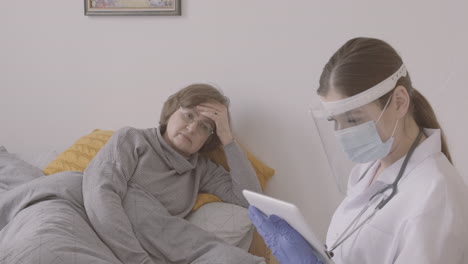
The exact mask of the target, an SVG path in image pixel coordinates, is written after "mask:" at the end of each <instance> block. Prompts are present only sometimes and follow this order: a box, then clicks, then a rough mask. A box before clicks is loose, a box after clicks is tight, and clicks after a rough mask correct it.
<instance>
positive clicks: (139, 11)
mask: <svg viewBox="0 0 468 264" xmlns="http://www.w3.org/2000/svg"><path fill="white" fill-rule="evenodd" d="M84 2H85V15H86V16H180V15H181V8H180V2H181V0H84Z"/></svg>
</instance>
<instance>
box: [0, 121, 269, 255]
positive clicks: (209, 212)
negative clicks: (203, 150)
mask: <svg viewBox="0 0 468 264" xmlns="http://www.w3.org/2000/svg"><path fill="white" fill-rule="evenodd" d="M111 133H112V132H111V131H103V130H95V131H93V132H92V133H90V134H89V135H85V136H84V137H82V138H80V139H79V140H78V141H76V142H75V143H74V144H73V145H72V146H71V147H70V148H68V149H66V150H64V151H61V150H48V151H44V152H40V153H16V154H12V153H8V151H7V150H6V149H5V148H2V149H0V158H2V160H3V163H2V165H1V166H0V177H2V179H4V178H5V175H10V176H11V175H16V177H12V180H11V181H12V182H9V183H8V185H9V186H10V187H6V186H2V185H0V200H2V201H3V202H2V203H0V206H2V208H0V209H1V212H2V213H0V216H1V218H0V227H2V228H1V230H0V263H32V262H34V263H64V260H65V259H67V260H69V259H70V256H73V259H74V260H75V263H119V261H118V260H117V259H115V256H114V255H113V254H112V253H111V252H110V250H109V249H108V248H107V246H106V245H105V244H104V243H103V242H102V241H101V240H100V239H99V237H98V236H97V235H96V234H95V232H94V231H93V230H92V228H91V227H90V225H89V223H88V222H87V221H88V220H87V218H86V216H85V214H84V210H83V208H80V205H79V204H78V203H73V199H75V198H76V197H74V196H78V195H79V194H74V193H73V190H67V188H64V187H60V189H61V192H63V196H64V197H68V198H66V199H65V198H63V197H55V198H51V197H48V196H47V191H44V190H45V189H47V188H49V187H50V186H67V183H63V184H60V185H59V184H58V183H59V182H60V181H67V182H68V181H73V180H78V177H75V176H74V175H73V172H70V171H73V170H79V169H76V168H68V169H67V167H66V166H73V165H70V164H74V165H75V166H86V160H83V156H79V155H77V153H78V152H83V151H84V149H83V146H87V145H88V146H90V145H93V144H94V145H96V144H98V145H103V144H105V142H106V137H107V138H108V136H109V135H110V134H111ZM90 142H91V143H93V144H91V143H90ZM96 142H97V143H96ZM77 148H78V149H79V150H77ZM98 150H99V146H97V147H96V148H94V150H93V151H95V152H97V151H98ZM87 151H89V149H88V150H87ZM71 153H73V154H71ZM94 154H95V153H94ZM247 154H248V157H249V160H251V162H252V165H253V166H254V168H255V169H256V172H257V175H259V179H260V181H261V182H262V184H263V186H264V184H265V183H266V181H267V180H268V178H269V177H271V176H272V175H273V173H274V171H273V170H272V169H270V168H268V167H267V166H266V165H264V164H263V163H261V162H259V161H258V160H257V159H255V158H254V157H253V156H252V155H251V154H250V153H248V152H247ZM70 155H72V156H73V157H74V158H75V160H74V161H72V162H70ZM210 155H211V156H209V158H211V159H213V160H215V161H216V162H219V163H220V164H222V165H223V166H227V165H225V164H223V162H224V163H225V157H223V155H222V153H221V154H220V153H219V152H218V153H210ZM67 156H68V157H67ZM85 156H86V159H88V162H89V159H91V158H92V156H93V155H92V153H91V154H90V153H89V152H87V153H86V155H85ZM77 164H78V165H77ZM268 169H269V170H268ZM47 174H51V176H45V175H47ZM62 174H67V175H66V176H63V175H62ZM266 174H268V175H267V176H266V177H265V175H266ZM56 175H58V176H56ZM60 175H62V176H60ZM45 178H47V180H44V179H45ZM65 178H66V179H65ZM74 178H76V179H74ZM24 182H28V183H29V182H32V185H34V184H37V186H36V187H37V188H36V189H38V190H41V191H40V194H37V193H34V194H31V193H30V191H29V192H28V193H21V191H18V193H16V194H15V195H16V198H15V197H13V198H12V197H6V196H5V195H4V194H5V193H6V192H4V191H5V190H6V189H7V188H11V186H16V185H21V184H22V183H24ZM34 182H37V183H34ZM44 182H45V183H44ZM43 186H48V187H47V188H44V187H43ZM2 188H3V189H2ZM44 192H45V193H44ZM34 195H36V196H37V197H36V198H38V197H39V198H38V199H39V201H40V202H34V203H33V204H21V202H20V203H19V205H18V202H17V201H16V202H15V203H8V202H5V201H9V199H10V200H13V199H17V200H18V199H19V198H18V197H31V196H34ZM41 195H42V196H41ZM62 198H63V199H62ZM21 199H24V198H21ZM76 199H78V198H76ZM23 203H26V202H23ZM12 204H13V205H14V206H16V207H18V208H16V209H15V208H13V209H14V210H11V208H7V207H8V206H10V207H11V206H12ZM6 209H7V210H6ZM3 212H14V213H13V214H10V215H5V213H3ZM5 219H8V221H6V220H5ZM186 220H187V221H189V222H190V223H192V224H194V225H196V226H197V227H199V228H201V229H204V230H206V231H209V232H213V233H214V234H215V235H216V236H217V237H219V238H220V239H223V240H224V241H225V242H227V243H229V244H231V245H234V246H236V247H238V248H239V249H242V250H246V251H249V252H250V253H251V254H254V255H257V256H261V257H264V258H265V261H266V263H272V264H274V263H277V262H276V260H275V259H274V258H273V257H272V256H271V252H270V250H269V249H268V248H267V247H266V246H265V244H264V242H263V239H262V238H261V237H260V236H259V235H258V233H256V231H255V230H254V227H253V226H252V224H251V223H250V220H249V219H248V215H247V210H246V209H245V208H242V207H239V206H236V205H232V204H227V203H223V202H222V201H220V200H219V199H217V198H216V197H212V196H210V195H207V194H201V195H200V197H199V200H198V201H197V203H196V205H195V206H194V210H193V211H192V213H191V214H189V215H188V216H187V217H186ZM1 221H3V223H2V222H1Z"/></svg>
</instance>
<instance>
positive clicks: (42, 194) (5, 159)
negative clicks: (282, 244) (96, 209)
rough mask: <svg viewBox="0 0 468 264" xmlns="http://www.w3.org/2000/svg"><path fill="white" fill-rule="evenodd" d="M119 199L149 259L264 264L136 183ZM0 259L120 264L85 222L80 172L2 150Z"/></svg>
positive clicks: (155, 260)
mask: <svg viewBox="0 0 468 264" xmlns="http://www.w3.org/2000/svg"><path fill="white" fill-rule="evenodd" d="M122 205H123V207H124V210H125V212H126V214H127V215H128V217H129V220H130V222H131V224H132V228H133V231H134V233H135V236H136V237H137V238H138V241H139V242H140V243H141V245H142V247H143V248H144V249H145V251H147V252H148V254H149V256H150V257H151V262H149V263H246V264H250V263H252V264H253V263H263V260H262V259H261V258H258V257H255V256H252V255H250V254H248V253H247V252H245V251H243V250H241V249H239V248H236V247H233V246H231V245H228V244H226V243H225V242H224V241H222V240H221V239H219V238H217V237H216V236H214V235H213V234H211V233H208V232H206V231H204V230H202V229H200V228H198V227H196V226H194V225H192V224H190V223H189V222H187V221H186V220H184V219H183V218H181V217H177V216H172V215H171V214H169V213H168V212H167V210H166V209H165V207H164V206H162V205H161V204H160V203H159V202H158V200H157V199H155V198H154V197H153V196H151V195H148V194H147V192H145V191H144V190H141V189H140V188H138V187H136V186H129V190H128V193H127V195H126V197H125V199H124V200H123V204H122ZM135 212H138V213H135ZM141 212H145V214H142V213H141ZM114 239H116V240H118V239H119V232H118V230H116V233H115V236H114ZM0 263H2V264H3V263H8V264H14V263H45V264H52V263H67V264H68V263H86V264H88V263H121V262H120V261H119V260H118V259H117V257H116V256H115V254H114V253H113V252H112V251H111V250H110V249H109V247H108V246H107V245H106V244H105V243H104V242H103V241H102V240H101V239H100V238H99V236H98V235H97V234H96V232H95V231H94V230H93V229H92V227H91V225H90V222H89V219H88V217H87V215H86V213H85V210H84V207H83V196H82V173H80V172H62V173H57V174H54V175H50V176H47V177H44V176H42V173H41V172H40V170H39V169H37V168H34V167H32V166H30V165H29V164H27V163H25V162H20V161H18V160H17V159H15V158H13V157H12V156H11V154H8V153H7V152H6V151H5V150H2V149H0ZM131 263H141V262H140V261H139V260H135V261H134V262H131ZM145 263H148V262H145ZM125 264H127V263H125ZM129 264H130V263H129Z"/></svg>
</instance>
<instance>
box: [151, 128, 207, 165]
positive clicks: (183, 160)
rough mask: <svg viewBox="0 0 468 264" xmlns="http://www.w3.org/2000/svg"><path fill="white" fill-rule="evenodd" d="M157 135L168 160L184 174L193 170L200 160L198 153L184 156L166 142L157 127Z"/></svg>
mask: <svg viewBox="0 0 468 264" xmlns="http://www.w3.org/2000/svg"><path fill="white" fill-rule="evenodd" d="M155 132H156V135H157V139H158V141H159V144H160V145H161V148H162V150H163V155H164V156H165V157H166V159H167V160H168V162H169V163H170V164H171V165H172V167H173V168H174V169H175V170H176V171H177V173H179V174H183V173H185V172H187V171H189V170H193V169H194V168H195V167H196V165H197V162H198V153H195V154H192V155H191V156H190V157H188V158H187V157H184V156H182V155H181V154H180V153H179V152H177V151H176V150H175V149H174V148H173V147H172V146H171V145H169V143H167V142H166V140H165V139H164V137H163V135H162V134H161V131H160V130H159V128H156V131H155Z"/></svg>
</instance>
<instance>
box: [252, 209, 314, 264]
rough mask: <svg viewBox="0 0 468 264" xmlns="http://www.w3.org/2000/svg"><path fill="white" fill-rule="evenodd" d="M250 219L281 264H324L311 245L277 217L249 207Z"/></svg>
mask: <svg viewBox="0 0 468 264" xmlns="http://www.w3.org/2000/svg"><path fill="white" fill-rule="evenodd" d="M249 217H250V219H251V220H252V223H253V224H254V225H255V227H256V228H257V231H258V233H259V234H260V235H261V236H262V237H263V239H264V240H265V243H266V244H267V246H268V247H269V248H270V249H271V252H272V253H273V255H274V256H275V257H276V259H277V260H278V261H279V262H280V263H281V264H322V263H323V262H322V261H321V259H319V257H317V256H316V254H315V251H314V249H313V248H312V246H310V244H309V243H308V242H307V241H306V240H305V239H304V238H303V237H302V236H301V234H299V232H297V231H296V229H294V228H293V227H292V226H290V225H289V224H288V222H286V221H284V220H283V219H282V218H280V217H279V216H277V215H270V216H269V217H267V216H265V215H264V214H263V213H262V212H261V211H260V210H258V209H257V208H256V207H255V206H252V205H251V206H249Z"/></svg>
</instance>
